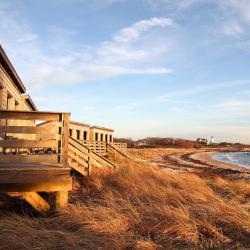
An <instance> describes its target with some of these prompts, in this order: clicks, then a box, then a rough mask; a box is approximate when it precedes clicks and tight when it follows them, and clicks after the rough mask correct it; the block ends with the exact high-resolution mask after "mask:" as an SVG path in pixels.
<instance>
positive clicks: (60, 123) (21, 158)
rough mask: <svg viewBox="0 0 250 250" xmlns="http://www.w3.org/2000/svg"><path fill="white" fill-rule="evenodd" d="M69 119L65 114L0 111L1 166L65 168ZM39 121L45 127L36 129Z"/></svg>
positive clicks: (67, 114)
mask: <svg viewBox="0 0 250 250" xmlns="http://www.w3.org/2000/svg"><path fill="white" fill-rule="evenodd" d="M69 116H70V113H66V112H45V111H42V112H40V111H17V110H0V164H1V163H6V162H10V163H13V164H14V163H41V164H43V163H51V164H52V163H53V164H60V165H61V166H63V167H68V131H69ZM39 121H45V122H48V123H46V125H45V124H44V126H38V125H37V124H38V122H39ZM48 124H50V127H46V126H47V125H48ZM48 152H49V153H48ZM13 154H14V155H13Z"/></svg>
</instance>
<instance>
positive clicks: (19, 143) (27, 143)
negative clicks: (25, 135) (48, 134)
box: [0, 139, 58, 161]
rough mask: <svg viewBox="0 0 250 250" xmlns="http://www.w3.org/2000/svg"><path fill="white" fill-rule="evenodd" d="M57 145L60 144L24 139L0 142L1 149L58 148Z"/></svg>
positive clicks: (51, 141)
mask: <svg viewBox="0 0 250 250" xmlns="http://www.w3.org/2000/svg"><path fill="white" fill-rule="evenodd" d="M57 144H58V142H57V141H56V140H23V139H16V140H15V139H12V140H0V147H5V148H26V147H29V148H35V147H40V148H56V147H57ZM0 157H1V156H0ZM0 161H1V160H0Z"/></svg>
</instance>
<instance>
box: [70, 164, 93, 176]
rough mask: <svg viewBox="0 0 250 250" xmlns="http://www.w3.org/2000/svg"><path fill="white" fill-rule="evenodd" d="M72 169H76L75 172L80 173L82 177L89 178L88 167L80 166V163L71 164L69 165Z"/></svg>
mask: <svg viewBox="0 0 250 250" xmlns="http://www.w3.org/2000/svg"><path fill="white" fill-rule="evenodd" d="M69 165H70V167H71V168H72V169H74V170H75V171H77V172H78V173H80V174H81V175H83V176H87V175H88V170H87V169H88V168H87V167H84V166H79V164H78V162H76V161H75V162H73V161H72V162H70V163H69Z"/></svg>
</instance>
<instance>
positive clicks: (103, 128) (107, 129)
mask: <svg viewBox="0 0 250 250" xmlns="http://www.w3.org/2000/svg"><path fill="white" fill-rule="evenodd" d="M91 128H93V129H101V130H106V131H110V132H114V131H115V130H114V129H111V128H105V127H99V126H92V127H91Z"/></svg>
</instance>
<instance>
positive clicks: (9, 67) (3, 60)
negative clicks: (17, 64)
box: [0, 45, 26, 94]
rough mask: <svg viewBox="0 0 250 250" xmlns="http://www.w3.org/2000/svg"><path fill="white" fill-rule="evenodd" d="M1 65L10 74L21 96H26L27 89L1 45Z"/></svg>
mask: <svg viewBox="0 0 250 250" xmlns="http://www.w3.org/2000/svg"><path fill="white" fill-rule="evenodd" d="M0 63H1V64H2V65H3V67H4V69H5V71H6V72H7V73H8V74H9V76H10V78H11V79H12V81H13V82H14V84H15V85H16V87H17V88H18V89H19V91H20V92H21V94H24V93H25V92H26V89H25V87H24V85H23V83H22V81H21V79H20V77H19V76H18V74H17V72H16V70H15V69H14V67H13V65H12V64H11V62H10V60H9V58H8V57H7V55H6V53H5V52H4V50H3V48H2V46H1V45H0Z"/></svg>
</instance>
